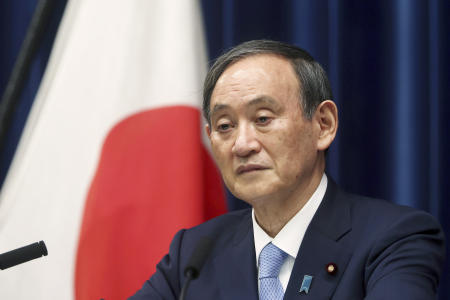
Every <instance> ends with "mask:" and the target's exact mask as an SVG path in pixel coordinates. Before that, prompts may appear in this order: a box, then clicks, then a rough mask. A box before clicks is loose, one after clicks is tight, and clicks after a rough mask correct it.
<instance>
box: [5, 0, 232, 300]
mask: <svg viewBox="0 0 450 300" xmlns="http://www.w3.org/2000/svg"><path fill="white" fill-rule="evenodd" d="M206 68H207V59H206V52H205V42H204V37H203V29H202V21H201V13H200V9H199V5H198V3H197V2H196V1H193V0H186V1H184V0H183V1H178V0H153V1H148V0H130V1H122V0H96V1H88V0H71V1H69V2H68V4H67V6H66V11H65V14H64V16H63V19H62V22H61V25H60V29H59V31H58V34H57V38H56V41H55V45H54V48H53V51H52V54H51V57H50V61H49V65H48V67H47V70H46V72H45V76H44V78H43V81H42V83H41V87H40V89H39V92H38V94H37V97H36V100H35V102H34V104H33V107H32V111H31V113H30V116H29V118H28V120H27V123H26V127H25V130H24V132H23V135H22V138H21V141H20V144H19V147H18V150H17V152H16V155H15V157H14V160H13V163H12V165H11V168H10V171H9V173H8V175H7V178H6V180H5V183H4V185H3V188H2V191H1V194H0V252H5V251H8V250H11V249H14V248H17V247H21V246H24V245H26V244H30V243H32V242H36V241H39V240H44V241H45V243H46V244H47V248H48V251H49V255H48V256H46V257H43V258H40V259H37V260H34V261H31V262H28V263H26V264H22V265H19V266H16V267H14V268H11V269H7V270H4V271H1V272H0V299H27V300H28V299H46V300H47V299H73V298H75V287H74V286H75V283H74V282H75V272H78V273H77V276H78V277H77V289H79V291H81V292H79V293H77V296H78V297H77V298H78V299H89V297H92V298H90V299H99V298H100V297H104V298H105V299H108V300H110V299H114V298H117V299H123V297H124V295H125V294H127V293H130V292H132V291H135V289H137V288H139V286H140V285H141V284H143V283H144V281H145V280H146V279H147V278H142V279H140V278H139V279H135V280H139V281H142V282H139V283H136V282H135V281H134V282H129V283H126V284H127V286H126V287H124V288H118V287H114V286H113V285H114V284H112V283H113V282H115V280H116V281H117V278H109V279H108V280H109V281H105V282H92V283H93V284H95V285H96V286H102V288H103V289H102V290H97V291H95V293H103V292H104V294H102V295H98V294H95V295H94V294H89V293H93V292H91V290H92V289H95V287H94V288H93V287H91V286H88V285H89V282H85V281H83V279H84V278H87V279H89V280H91V281H94V280H99V278H98V277H103V276H102V275H105V274H106V273H105V272H108V270H107V268H106V267H105V266H110V265H109V264H108V263H109V261H111V260H114V258H116V259H117V260H119V261H120V262H121V264H119V267H120V266H121V265H126V262H124V261H121V260H122V259H124V257H125V258H126V257H127V253H125V254H121V253H115V252H112V253H103V252H101V251H100V252H99V251H97V252H99V253H96V255H100V256H101V257H100V258H99V257H93V258H92V259H91V258H87V257H86V255H89V253H90V252H89V251H91V250H92V249H94V250H95V249H102V251H104V252H107V251H108V249H109V248H113V247H115V246H116V244H114V243H113V242H111V240H113V239H117V243H119V244H120V245H122V244H125V241H126V242H127V243H128V242H129V243H130V244H129V247H138V246H139V247H141V246H142V247H144V248H145V247H147V248H145V249H146V250H145V251H144V252H147V253H149V252H150V251H153V248H150V247H151V245H142V244H145V242H142V241H145V240H146V239H148V240H152V239H153V240H152V242H153V243H156V244H158V243H159V244H161V245H160V248H161V249H166V250H165V251H167V249H168V241H170V238H171V237H172V235H173V234H174V233H175V231H176V230H177V229H180V228H181V227H188V226H193V225H195V224H197V223H199V222H202V221H203V220H204V219H207V218H209V217H212V216H213V215H217V214H218V213H221V212H223V210H224V206H223V196H221V195H222V194H221V193H222V191H221V189H220V188H219V185H220V182H219V177H218V175H217V173H215V170H212V169H213V168H214V167H213V165H212V163H210V161H209V158H208V157H207V151H203V150H202V149H203V148H202V146H201V145H200V144H201V135H200V133H199V132H200V130H201V124H200V123H201V122H200V120H201V118H200V112H199V106H200V102H201V87H202V80H203V77H204V74H205V71H206ZM166 108H167V109H169V110H170V113H168V114H167V115H164V117H160V118H157V117H155V116H156V115H157V114H158V113H159V112H160V111H163V112H167V110H164V109H166ZM172 108H173V109H174V111H175V112H172ZM185 113H187V114H189V116H190V117H188V118H186V117H184V116H185ZM166 116H169V117H166ZM124 120H125V121H124ZM127 120H128V121H127ZM129 120H132V121H133V120H134V123H133V122H131V121H129ZM176 120H180V123H177V121H176ZM186 120H187V121H186ZM183 122H190V123H191V124H190V125H189V126H187V127H186V125H187V124H183ZM127 124H138V125H133V126H128V125H127ZM126 126H128V127H126ZM148 126H152V131H151V132H147V131H146V128H148ZM125 127H126V128H125ZM185 127H186V128H190V129H186V130H187V131H189V132H187V131H186V130H184V131H182V130H178V129H179V128H185ZM123 128H125V129H123ZM130 128H131V129H133V130H134V128H137V129H136V130H137V131H133V130H131V129H130ZM166 128H167V129H170V130H171V131H163V132H162V133H160V134H159V135H158V133H155V132H158V130H159V129H166ZM139 130H141V131H142V132H143V133H142V134H143V135H141V136H138V137H136V138H132V139H128V135H134V134H135V133H136V132H138V133H136V135H139V134H140V132H141V131H139ZM130 132H131V133H130ZM178 132H180V134H182V135H183V136H182V138H183V140H182V141H183V142H182V143H181V142H178V144H177V143H176V142H175V143H174V142H173V141H180V140H179V136H178V135H177V134H178ZM155 134H156V136H157V138H155V137H154V136H155ZM191 134H192V137H191ZM167 135H171V136H167ZM105 140H106V141H108V140H109V141H112V142H110V143H108V142H105ZM136 141H140V142H142V143H143V144H145V145H144V146H143V147H142V148H140V147H134V148H133V146H131V148H133V149H137V150H136V151H137V152H133V151H131V150H129V149H128V148H127V147H128V146H129V145H130V144H131V145H134V144H132V143H133V142H136ZM180 143H181V144H180ZM189 143H196V145H197V144H199V145H198V146H195V147H189V145H188V144H189ZM166 144H167V146H165V145H166ZM165 147H167V148H165ZM111 148H113V149H114V150H113V152H112V153H113V154H114V155H110V154H108V153H110V152H108V151H111ZM161 149H162V150H163V151H161ZM185 149H188V150H185ZM127 151H130V154H129V153H128V152H127ZM152 151H154V152H152ZM185 152H186V153H185ZM196 152H201V153H196ZM134 153H139V154H138V155H142V157H140V160H136V159H135V158H134V157H131V158H130V156H131V155H133V154H134ZM147 153H148V155H147ZM205 153H206V155H205ZM105 157H106V158H105ZM124 157H125V158H124ZM146 157H149V158H151V159H152V160H151V161H149V162H145V159H146ZM183 158H185V159H186V160H189V162H187V164H186V165H184V164H183V163H181V162H178V160H182V159H183ZM164 159H167V160H168V161H177V164H176V165H173V164H169V163H166V164H161V165H157V162H159V161H161V160H164ZM130 161H131V164H135V165H132V166H130ZM99 162H104V163H100V164H99ZM199 164H200V165H199ZM201 164H203V165H201ZM152 166H153V168H152ZM179 166H184V167H182V168H179ZM185 166H189V167H185ZM166 167H167V168H166ZM161 168H164V170H161ZM206 168H209V169H210V171H205V169H206ZM167 169H168V170H169V171H170V172H169V171H168V170H167ZM180 169H187V170H183V172H182V171H181V170H180ZM135 170H136V172H135V173H136V174H137V175H139V174H144V173H146V170H149V172H150V173H151V172H153V173H152V174H153V175H151V176H148V178H146V179H145V180H134V179H130V180H128V181H127V180H124V179H123V178H122V177H120V175H121V174H122V175H123V174H131V175H130V176H128V177H127V178H133V176H134V174H135V173H134V171H135ZM121 172H122V173H121ZM161 172H162V173H164V174H165V175H164V176H159V175H158V174H160V173H161ZM144 175H145V176H147V175H146V174H144ZM186 177H189V178H190V177H192V178H194V177H196V178H197V179H196V180H194V181H192V182H191V181H189V182H188V181H186V182H188V183H186V184H184V186H181V187H180V190H178V189H177V185H176V182H185V180H184V178H186ZM192 178H191V179H192ZM211 178H212V179H211ZM108 180H111V181H108ZM171 180H172V181H175V184H174V182H171ZM136 182H138V183H140V184H141V185H142V184H143V185H145V186H146V188H145V189H143V190H142V191H141V192H139V193H137V194H136V193H134V194H133V193H129V192H127V189H133V190H136V189H139V188H140V186H141V185H140V186H138V187H136V186H135V185H134V184H135V183H136ZM152 184H154V185H157V187H158V188H159V189H160V190H159V191H158V193H157V194H154V189H155V188H156V187H154V186H152ZM111 186H114V187H117V186H120V187H121V188H120V189H119V192H117V190H112V189H110V187H111ZM171 186H172V188H171V189H172V190H177V191H178V192H179V193H181V194H183V195H184V197H182V198H183V199H180V200H179V198H180V197H179V194H176V195H172V194H170V195H167V190H168V189H169V188H170V187H171ZM192 186H195V189H196V190H194V191H191V190H192V189H193V188H192ZM183 188H185V189H186V190H183ZM201 189H207V191H206V192H204V193H203V192H202V191H200V192H199V190H201ZM105 191H106V192H105ZM211 191H212V192H211ZM114 195H115V196H116V197H115V198H114ZM155 195H157V197H158V199H155V198H156V197H155ZM166 195H167V199H166ZM108 197H112V198H114V199H113V200H112V201H111V204H110V203H109V202H108V199H109V198H108ZM171 197H172V198H171ZM202 197H203V198H202ZM221 197H222V198H221ZM125 198H126V199H125ZM150 198H151V199H150ZM210 198H217V199H216V200H217V202H216V203H215V204H213V207H212V208H211V207H209V208H207V209H206V212H205V211H202V212H200V213H197V212H198V210H201V209H202V205H203V204H204V203H205V201H206V202H207V201H209V199H210ZM86 199H88V200H89V203H90V204H89V205H88V206H86V208H85V202H86ZM135 199H138V201H134V200H135ZM147 199H148V201H149V203H150V202H151V203H153V204H152V205H153V206H149V204H148V203H147V201H146V200H147ZM181 200H182V201H181ZM121 201H122V202H121ZM133 201H134V202H133ZM152 201H153V202H152ZM195 201H197V202H198V201H201V202H198V203H197V204H195V203H196V202H195ZM130 203H131V206H132V208H131V210H130V211H129V212H131V213H130V214H128V215H127V216H124V218H125V219H126V218H128V219H127V220H129V222H128V221H127V222H124V223H123V226H122V227H121V228H120V229H117V228H112V227H111V226H110V225H111V224H117V223H116V221H115V219H114V218H119V217H120V216H119V215H118V214H119V212H120V211H124V212H127V210H126V209H123V208H124V207H125V206H126V207H128V206H129V205H130ZM155 203H156V206H155ZM161 203H167V205H169V206H170V207H171V208H172V209H173V207H181V208H182V209H180V210H181V211H179V210H176V211H175V212H173V211H170V210H166V208H164V207H163V206H162V204H161ZM184 203H188V204H187V206H186V207H187V208H185V207H183V205H185V204H184ZM140 205H142V206H140ZM206 206H207V204H206ZM104 207H107V209H113V212H112V213H111V212H110V211H109V210H104ZM191 207H192V209H191V210H195V211H196V213H195V214H194V215H195V216H194V217H192V218H185V219H183V220H182V221H177V220H178V219H176V220H175V219H171V217H176V218H178V215H177V214H180V215H182V216H184V215H189V209H190V208H191ZM188 208H189V209H188ZM139 210H141V211H143V210H148V212H149V215H148V216H146V215H145V214H142V215H138V216H137V217H135V214H133V212H136V211H139ZM160 211H162V212H163V213H162V214H163V215H164V216H165V219H167V224H161V226H159V225H158V224H155V223H146V222H147V220H148V219H151V218H152V214H158V215H159V214H161V213H160ZM96 214H100V216H97V215H96ZM83 217H84V220H83ZM181 219H182V218H181ZM96 222H98V223H96ZM133 222H134V223H133ZM169 223H170V224H169ZM137 224H140V226H141V227H143V228H145V229H146V230H147V232H148V235H147V236H145V237H142V236H136V237H134V238H135V239H137V240H138V242H136V243H133V241H128V240H126V239H125V237H124V235H130V234H133V232H134V231H133V228H135V227H133V226H137ZM152 227H153V228H152ZM155 227H156V228H155ZM158 227H159V228H158ZM81 228H83V232H84V233H83V236H82V237H81V238H80V235H79V232H80V229H81ZM98 228H100V229H101V230H99V231H98V232H95V233H92V232H93V231H95V230H97V229H98ZM161 228H165V231H164V238H163V239H161V240H155V239H159V238H160V237H159V235H157V236H158V237H157V238H155V237H152V234H153V233H154V232H155V231H159V230H160V229H161ZM121 230H122V231H121ZM114 234H117V236H114ZM121 235H122V236H121ZM99 236H100V237H104V238H99ZM79 241H80V245H82V246H80V245H79V244H78V242H79ZM124 247H125V248H124V249H125V250H124V251H126V246H124ZM161 249H158V251H157V252H156V253H154V254H151V253H149V256H151V257H152V259H151V260H150V261H145V263H144V265H145V266H148V265H152V264H154V263H155V262H154V259H155V257H161V256H160V255H161V251H164V250H161ZM77 251H81V252H80V253H82V254H80V253H79V254H78V258H77ZM132 253H134V252H132ZM116 254H117V255H118V257H114V256H115V255H116ZM102 255H103V256H102ZM128 256H130V255H128ZM140 259H145V258H140ZM99 260H102V261H101V262H100V263H99V264H98V265H97V264H95V265H92V270H91V271H92V274H94V275H95V276H97V277H94V275H92V278H91V277H89V276H87V275H86V276H85V273H83V272H89V271H90V270H89V268H90V265H89V263H92V261H94V262H95V261H99ZM103 260H104V261H103ZM76 264H77V268H78V269H77V270H76V269H75V265H76ZM112 266H114V268H116V267H117V266H116V265H112ZM138 267H139V266H137V267H136V268H138ZM115 272H117V273H118V274H120V273H121V272H122V273H125V272H130V273H132V272H133V269H131V270H129V269H126V267H125V266H124V269H123V270H121V269H115ZM152 272H153V270H148V271H147V270H144V271H142V270H140V271H139V272H137V273H139V274H141V273H142V274H147V273H148V276H150V275H151V273H152ZM111 276H114V275H111ZM122 276H131V277H132V274H122ZM106 277H107V276H106ZM119 285H120V284H119ZM107 295H108V296H107ZM94 297H96V298H94Z"/></svg>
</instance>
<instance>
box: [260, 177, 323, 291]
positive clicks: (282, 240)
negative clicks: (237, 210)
mask: <svg viewBox="0 0 450 300" xmlns="http://www.w3.org/2000/svg"><path fill="white" fill-rule="evenodd" d="M327 184H328V179H327V176H326V175H325V173H324V174H323V176H322V179H321V181H320V183H319V186H318V187H317V189H316V191H315V192H314V193H313V195H312V196H311V198H309V200H308V201H307V202H306V204H305V205H304V206H303V207H302V209H300V210H299V211H298V212H297V214H296V215H295V216H294V217H292V219H290V220H289V222H288V223H287V224H286V225H284V227H283V228H282V229H281V231H280V232H279V233H278V234H277V235H276V236H275V237H274V238H271V237H270V236H269V235H268V234H267V233H266V232H265V231H264V230H263V229H262V228H261V227H260V226H259V225H258V223H257V222H256V219H255V211H254V210H252V219H253V237H254V239H255V253H256V268H257V269H258V260H259V254H260V253H261V251H262V249H263V248H264V247H265V246H266V245H267V244H268V243H270V242H272V243H273V244H274V245H275V246H277V247H278V248H280V249H281V250H283V251H284V252H286V253H287V254H288V257H287V258H286V260H285V261H284V263H283V265H282V266H281V270H280V274H279V275H278V277H279V279H280V282H281V285H282V287H283V290H284V291H286V287H287V284H288V282H289V277H290V276H291V273H292V269H293V267H294V262H295V258H296V257H297V253H298V250H299V248H300V245H301V243H302V240H303V237H304V235H305V232H306V229H307V228H308V226H309V223H310V222H311V219H312V218H313V216H314V214H315V213H316V211H317V208H318V207H319V205H320V203H321V202H322V199H323V196H324V195H325V191H326V189H327ZM257 280H258V278H257ZM258 288H259V280H258Z"/></svg>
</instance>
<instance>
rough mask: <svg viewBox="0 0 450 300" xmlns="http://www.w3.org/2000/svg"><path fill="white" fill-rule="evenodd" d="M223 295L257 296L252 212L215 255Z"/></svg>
mask: <svg viewBox="0 0 450 300" xmlns="http://www.w3.org/2000/svg"><path fill="white" fill-rule="evenodd" d="M214 268H215V269H216V270H215V273H216V274H218V278H219V280H218V285H219V289H220V295H221V299H246V300H257V299H258V288H257V281H256V258H255V244H254V238H253V227H252V219H251V215H250V214H247V215H246V216H245V217H244V218H243V221H242V222H241V224H240V225H239V226H238V228H237V231H236V234H235V236H234V238H233V241H232V242H231V243H230V244H229V245H227V246H225V247H224V249H223V251H221V252H220V254H219V255H217V256H216V258H215V259H214Z"/></svg>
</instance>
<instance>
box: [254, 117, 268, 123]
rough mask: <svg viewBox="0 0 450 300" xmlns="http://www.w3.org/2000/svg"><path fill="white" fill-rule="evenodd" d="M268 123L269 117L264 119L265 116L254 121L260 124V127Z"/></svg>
mask: <svg viewBox="0 0 450 300" xmlns="http://www.w3.org/2000/svg"><path fill="white" fill-rule="evenodd" d="M269 122H270V118H269V117H265V116H262V117H258V118H257V119H256V123H258V124H262V125H265V124H268V123H269Z"/></svg>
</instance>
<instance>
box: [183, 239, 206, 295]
mask: <svg viewBox="0 0 450 300" xmlns="http://www.w3.org/2000/svg"><path fill="white" fill-rule="evenodd" d="M212 246H213V241H212V240H211V239H210V238H208V237H202V238H201V239H200V241H199V242H198V244H197V247H196V248H195V250H194V252H193V253H192V256H191V258H190V259H189V262H188V264H187V265H186V268H184V276H185V277H186V281H185V282H184V285H183V288H182V289H181V293H180V298H179V300H184V298H185V297H186V292H187V289H188V287H189V283H191V280H193V279H196V278H197V277H198V276H199V275H200V270H201V269H202V267H203V265H204V264H205V261H206V259H207V258H208V255H209V253H210V252H211V250H212Z"/></svg>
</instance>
